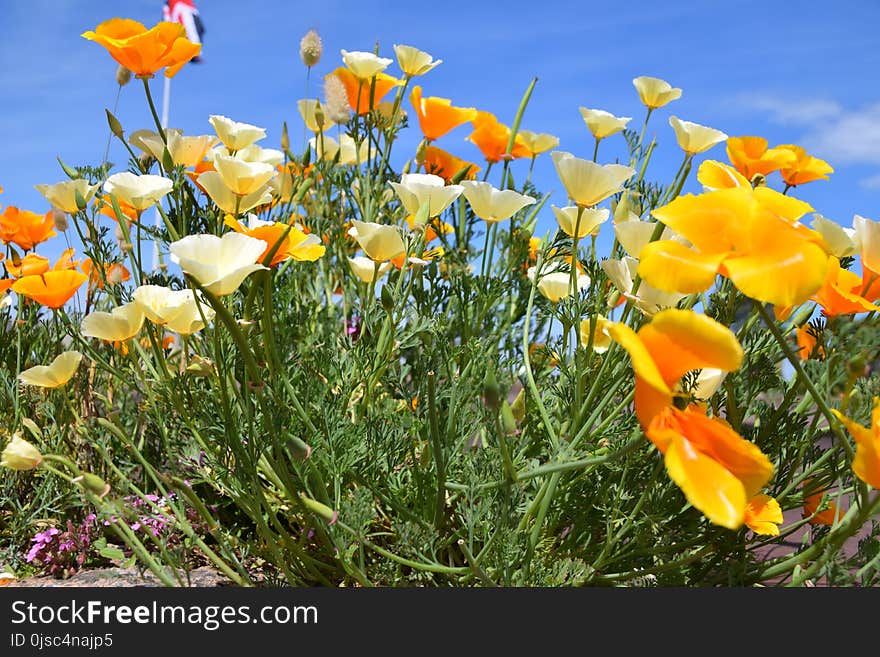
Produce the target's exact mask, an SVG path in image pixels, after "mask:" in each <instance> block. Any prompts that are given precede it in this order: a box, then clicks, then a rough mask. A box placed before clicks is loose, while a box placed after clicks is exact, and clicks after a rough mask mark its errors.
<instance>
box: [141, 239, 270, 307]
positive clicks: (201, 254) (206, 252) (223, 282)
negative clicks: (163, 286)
mask: <svg viewBox="0 0 880 657" xmlns="http://www.w3.org/2000/svg"><path fill="white" fill-rule="evenodd" d="M268 247H269V245H268V244H266V242H265V241H263V240H258V239H255V238H253V237H248V236H247V235H242V234H241V233H224V235H223V237H217V236H216V235H187V236H186V237H184V238H183V239H180V240H177V241H176V242H172V243H171V244H170V245H169V247H168V250H169V251H171V260H172V261H173V262H174V263H176V264H178V265H180V268H181V269H182V270H183V271H184V272H186V273H187V274H189V275H190V276H192V277H193V278H194V279H195V280H197V281H198V282H199V284H200V285H201V286H202V287H204V288H205V289H206V290H207V291H208V292H210V293H211V294H214V295H216V296H218V297H222V296H225V295H227V294H232V293H233V292H235V291H236V290H237V289H238V286H239V285H241V283H242V281H244V279H245V278H247V277H248V276H249V275H250V274H251V273H253V272H255V271H257V270H260V269H268V267H264V266H263V265H260V264H256V263H257V260H258V258H259V257H260V256H261V255H262V254H263V253H264V252H265V251H266V249H267V248H268ZM147 317H149V314H147Z"/></svg>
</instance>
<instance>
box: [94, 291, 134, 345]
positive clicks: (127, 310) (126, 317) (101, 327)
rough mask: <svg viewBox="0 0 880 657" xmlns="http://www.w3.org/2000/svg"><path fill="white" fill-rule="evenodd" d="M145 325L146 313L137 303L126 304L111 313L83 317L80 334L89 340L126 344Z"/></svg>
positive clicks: (95, 313)
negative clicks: (95, 339)
mask: <svg viewBox="0 0 880 657" xmlns="http://www.w3.org/2000/svg"><path fill="white" fill-rule="evenodd" d="M143 325H144V312H143V310H141V307H140V305H138V304H137V303H135V302H133V301H132V302H130V303H126V304H124V305H122V306H118V307H116V308H114V309H113V310H111V311H110V312H109V313H105V312H93V313H89V314H88V315H86V316H85V317H83V320H82V323H81V324H80V327H79V328H80V332H81V333H82V334H83V335H85V336H86V337H89V338H98V339H99V340H106V341H107V342H124V341H125V340H129V339H131V338H133V337H134V336H136V335H137V334H138V332H139V331H140V330H141V327H142V326H143Z"/></svg>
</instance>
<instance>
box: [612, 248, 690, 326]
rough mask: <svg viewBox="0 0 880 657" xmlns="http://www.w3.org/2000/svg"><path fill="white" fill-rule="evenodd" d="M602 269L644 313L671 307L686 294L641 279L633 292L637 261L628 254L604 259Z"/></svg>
mask: <svg viewBox="0 0 880 657" xmlns="http://www.w3.org/2000/svg"><path fill="white" fill-rule="evenodd" d="M601 266H602V269H603V270H604V271H605V274H606V275H607V276H608V278H609V279H610V280H611V283H612V284H613V285H614V287H615V288H617V290H618V291H620V293H621V294H622V295H623V296H624V298H626V299H629V300H630V301H632V302H633V303H635V305H636V307H637V308H638V309H639V310H641V311H642V312H643V313H645V314H646V315H655V314H657V313H658V312H660V311H661V310H663V309H665V308H672V307H674V306H675V305H677V304H678V302H679V301H681V300H682V299H683V298H684V297H685V296H686V295H684V294H682V293H680V292H666V291H665V290H659V289H657V288H655V287H653V286H652V285H650V284H648V283H646V282H645V281H642V282H641V283H640V284H639V289H638V291H637V292H633V287H634V286H635V277H636V274H637V271H638V268H639V261H638V260H636V259H635V258H633V257H630V256H624V258H623V259H621V260H616V259H611V258H609V259H606V260H603V261H602V263H601Z"/></svg>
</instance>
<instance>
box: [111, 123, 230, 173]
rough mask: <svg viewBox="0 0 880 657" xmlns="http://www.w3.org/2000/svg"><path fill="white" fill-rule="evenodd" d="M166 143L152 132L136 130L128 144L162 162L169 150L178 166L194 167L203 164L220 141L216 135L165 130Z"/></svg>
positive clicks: (171, 129) (130, 136)
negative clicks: (192, 134)
mask: <svg viewBox="0 0 880 657" xmlns="http://www.w3.org/2000/svg"><path fill="white" fill-rule="evenodd" d="M165 139H166V140H167V143H166V142H165V141H162V136H161V135H160V134H159V133H157V132H153V131H152V130H135V131H134V132H133V133H131V135H129V137H128V142H129V143H130V144H132V145H133V146H137V147H138V148H140V149H141V150H143V151H144V152H145V153H148V154H150V155H152V156H153V157H155V158H156V159H157V160H158V161H159V162H162V158H163V156H164V151H165V149H166V148H167V149H168V154H169V155H171V161H172V162H173V163H174V164H176V165H177V166H182V167H194V166H196V165H197V164H198V163H199V162H201V161H202V160H203V159H204V158H205V155H206V154H207V153H208V151H209V150H210V149H211V148H213V147H214V146H216V145H217V143H218V142H219V141H220V140H219V139H218V138H217V137H215V136H214V135H197V136H186V135H184V134H183V132H182V131H180V130H178V129H176V128H166V129H165Z"/></svg>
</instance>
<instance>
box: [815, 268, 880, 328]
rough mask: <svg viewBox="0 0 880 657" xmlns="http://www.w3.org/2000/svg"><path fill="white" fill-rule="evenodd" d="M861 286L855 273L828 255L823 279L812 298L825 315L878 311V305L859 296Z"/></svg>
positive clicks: (879, 309) (879, 308)
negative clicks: (842, 267)
mask: <svg viewBox="0 0 880 657" xmlns="http://www.w3.org/2000/svg"><path fill="white" fill-rule="evenodd" d="M862 288H863V284H862V279H861V278H860V277H859V276H858V275H857V274H855V273H853V272H851V271H847V270H846V269H841V268H840V261H839V260H838V259H837V258H835V257H834V256H828V271H827V274H826V275H825V280H824V281H823V283H822V287H820V288H819V289H818V290H816V293H815V294H814V295H813V296H812V299H813V301H815V302H816V303H818V304H819V305H820V306H822V312H823V314H824V315H825V316H826V317H836V316H837V315H853V314H855V313H864V312H870V311H880V307H877V306H875V305H874V304H873V303H871V302H870V301H868V300H867V299H865V298H864V297H863V296H861V291H862Z"/></svg>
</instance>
